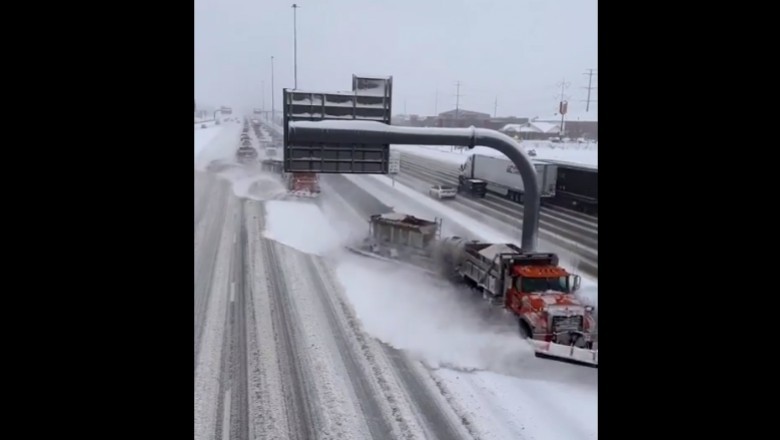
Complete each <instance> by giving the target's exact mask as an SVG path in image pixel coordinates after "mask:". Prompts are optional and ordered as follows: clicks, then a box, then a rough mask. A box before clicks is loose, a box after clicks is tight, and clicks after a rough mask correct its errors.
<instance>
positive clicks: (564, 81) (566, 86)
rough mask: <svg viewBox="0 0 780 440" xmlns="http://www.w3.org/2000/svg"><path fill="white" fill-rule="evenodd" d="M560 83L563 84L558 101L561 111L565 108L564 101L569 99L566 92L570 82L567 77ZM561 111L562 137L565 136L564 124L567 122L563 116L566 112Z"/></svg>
mask: <svg viewBox="0 0 780 440" xmlns="http://www.w3.org/2000/svg"><path fill="white" fill-rule="evenodd" d="M558 85H560V86H561V99H560V101H559V102H558V111H559V112H560V111H561V109H563V107H564V104H563V103H564V102H566V99H567V97H566V94H565V93H566V89H567V88H568V87H569V83H567V82H566V78H564V79H562V80H561V82H560V83H558ZM560 113H561V137H563V132H564V130H563V127H564V124H565V121H564V119H563V118H564V115H565V113H564V112H560Z"/></svg>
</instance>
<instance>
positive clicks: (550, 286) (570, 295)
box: [505, 264, 596, 349]
mask: <svg viewBox="0 0 780 440" xmlns="http://www.w3.org/2000/svg"><path fill="white" fill-rule="evenodd" d="M510 277H511V284H510V283H508V284H507V286H508V289H507V292H506V298H505V299H506V306H507V308H509V309H511V310H512V311H513V312H514V313H515V314H517V316H518V317H519V318H520V331H521V333H522V334H523V336H525V337H528V338H531V339H536V340H541V341H548V342H553V343H556V344H563V345H574V346H576V347H579V348H588V349H590V348H592V346H593V336H592V331H593V329H594V328H595V326H596V324H595V320H594V318H593V315H592V312H593V307H591V306H587V305H584V304H583V303H582V302H581V301H580V300H579V299H578V298H577V297H576V296H575V292H576V291H577V290H578V289H579V287H580V276H579V275H572V274H569V273H568V272H567V271H566V270H565V269H563V268H561V267H560V266H557V265H541V266H535V265H534V266H528V265H522V264H517V265H515V266H514V267H513V268H512V271H511V275H510Z"/></svg>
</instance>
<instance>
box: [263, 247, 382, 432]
mask: <svg viewBox="0 0 780 440" xmlns="http://www.w3.org/2000/svg"><path fill="white" fill-rule="evenodd" d="M266 241H267V242H268V243H269V246H271V247H272V248H273V250H274V251H275V253H276V254H277V258H278V260H277V261H278V264H277V267H278V268H279V271H280V272H281V273H282V276H283V277H284V279H285V285H286V287H287V290H286V291H285V294H286V296H287V297H288V298H289V300H290V309H289V315H288V316H289V318H290V319H291V320H292V322H293V323H294V336H295V339H296V340H295V349H296V351H297V352H296V357H297V360H298V362H300V366H301V372H302V374H301V376H300V377H301V378H300V379H299V382H301V383H302V385H303V388H304V389H305V391H306V393H307V396H306V397H307V399H306V403H307V405H308V406H309V409H310V413H309V414H310V417H311V419H312V420H314V423H313V427H314V428H315V432H316V437H315V438H318V439H323V440H326V439H327V440H350V439H355V440H358V439H364V438H368V437H369V436H370V434H369V431H370V430H369V428H368V426H367V423H366V420H365V419H364V418H361V409H360V405H359V403H358V402H357V401H356V398H355V396H354V392H353V390H352V387H351V386H350V383H349V378H348V374H349V373H348V372H347V371H346V367H345V366H344V364H343V360H342V359H341V356H340V353H339V351H338V348H337V344H336V342H335V341H334V331H333V329H331V328H329V326H328V325H327V320H325V319H323V318H325V312H324V310H323V305H322V304H321V303H320V301H319V298H318V297H317V296H316V295H314V294H313V291H314V290H316V288H315V286H314V285H313V283H312V281H311V277H310V274H309V272H308V271H307V270H306V260H307V259H308V258H311V256H310V255H309V254H304V253H302V252H299V251H297V250H295V249H293V248H290V247H288V246H285V245H283V244H280V243H277V242H275V241H272V240H266Z"/></svg>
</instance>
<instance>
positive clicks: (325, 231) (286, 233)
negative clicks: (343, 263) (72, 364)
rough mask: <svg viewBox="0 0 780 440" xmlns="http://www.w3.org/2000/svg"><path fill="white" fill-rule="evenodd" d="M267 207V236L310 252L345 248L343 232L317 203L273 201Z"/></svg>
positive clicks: (265, 233)
mask: <svg viewBox="0 0 780 440" xmlns="http://www.w3.org/2000/svg"><path fill="white" fill-rule="evenodd" d="M265 206H266V228H265V231H264V235H265V237H267V238H270V239H271V240H276V241H278V242H280V243H283V244H285V245H287V246H290V247H292V248H295V249H298V250H299V251H301V252H305V253H308V254H316V255H324V254H327V253H329V252H331V251H335V250H336V249H340V248H341V243H340V236H339V234H338V233H337V232H336V231H335V230H334V229H333V228H332V227H331V226H330V223H329V222H328V219H327V218H325V216H324V215H323V213H322V211H320V208H319V207H318V206H317V205H316V204H314V203H309V202H298V201H269V202H266V204H265Z"/></svg>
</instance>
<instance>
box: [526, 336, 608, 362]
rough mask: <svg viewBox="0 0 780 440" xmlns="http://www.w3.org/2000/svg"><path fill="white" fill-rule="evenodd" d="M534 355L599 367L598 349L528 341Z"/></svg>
mask: <svg viewBox="0 0 780 440" xmlns="http://www.w3.org/2000/svg"><path fill="white" fill-rule="evenodd" d="M530 342H531V345H532V346H533V348H534V352H535V354H536V357H538V358H540V359H549V360H553V361H559V362H565V363H567V364H574V365H582V366H585V367H591V368H598V367H599V351H598V350H589V349H586V348H577V347H574V346H571V347H570V346H568V345H561V344H555V343H552V342H545V341H530Z"/></svg>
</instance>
